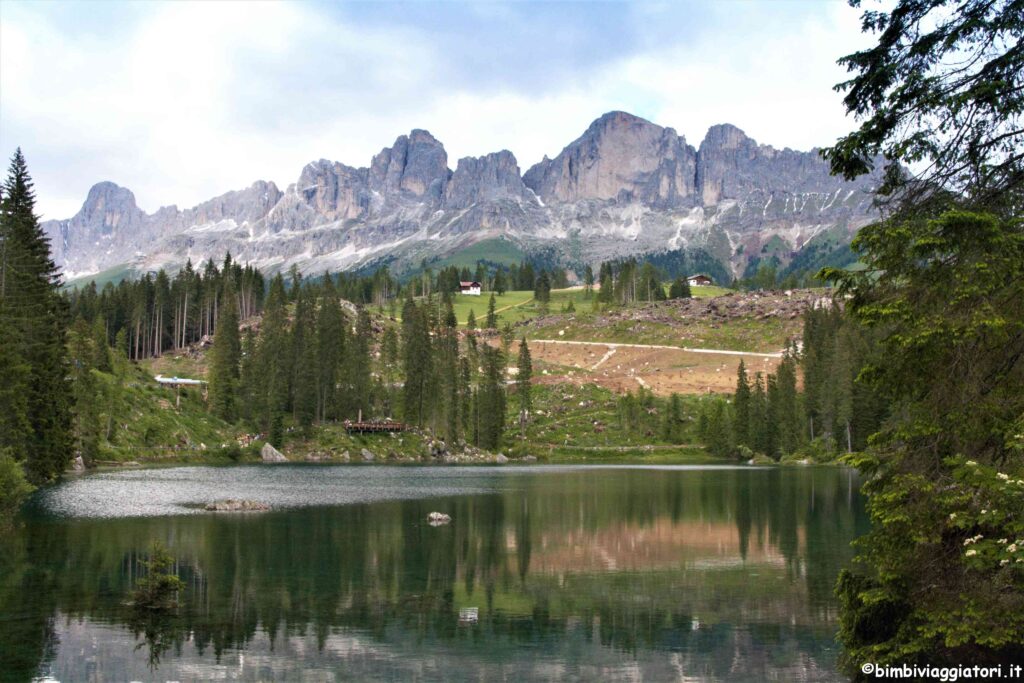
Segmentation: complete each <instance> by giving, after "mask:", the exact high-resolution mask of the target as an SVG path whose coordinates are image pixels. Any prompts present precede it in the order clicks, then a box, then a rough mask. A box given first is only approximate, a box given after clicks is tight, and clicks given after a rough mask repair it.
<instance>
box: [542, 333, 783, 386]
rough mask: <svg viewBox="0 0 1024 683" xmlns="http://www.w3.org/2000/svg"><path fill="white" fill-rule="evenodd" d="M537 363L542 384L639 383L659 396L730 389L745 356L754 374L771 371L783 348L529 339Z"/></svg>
mask: <svg viewBox="0 0 1024 683" xmlns="http://www.w3.org/2000/svg"><path fill="white" fill-rule="evenodd" d="M529 343H530V352H531V354H532V356H533V358H534V359H535V360H536V361H539V363H538V369H539V372H538V371H537V370H535V372H534V377H535V378H536V379H537V381H538V382H541V383H544V384H556V383H562V382H571V383H574V384H584V383H594V384H598V385H600V386H603V387H606V388H608V389H611V390H613V391H616V392H619V393H622V392H625V391H636V390H637V389H639V388H641V387H643V388H645V389H650V390H651V391H652V392H654V393H655V394H658V395H662V396H664V395H668V394H671V393H674V392H675V393H681V394H706V393H731V392H732V391H734V390H735V388H736V371H737V368H738V366H739V363H740V360H744V362H745V363H746V366H747V372H748V373H749V375H750V376H751V378H753V376H754V375H755V373H758V372H764V373H767V372H774V370H775V368H776V366H777V365H778V364H779V360H780V359H781V358H782V353H781V352H780V353H753V352H747V351H731V350H728V349H698V348H682V347H678V346H667V345H656V344H620V343H611V342H596V341H595V342H585V341H564V340H561V339H532V340H530V342H529Z"/></svg>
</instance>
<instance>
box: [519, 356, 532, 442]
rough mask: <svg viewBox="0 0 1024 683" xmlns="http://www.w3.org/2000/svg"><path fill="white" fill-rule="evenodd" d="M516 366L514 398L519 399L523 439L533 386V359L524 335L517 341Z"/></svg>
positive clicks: (520, 429)
mask: <svg viewBox="0 0 1024 683" xmlns="http://www.w3.org/2000/svg"><path fill="white" fill-rule="evenodd" d="M516 368H517V369H518V373H517V374H516V398H517V399H518V400H519V431H520V433H521V435H522V437H523V438H524V439H525V438H526V424H527V422H529V420H530V410H531V409H532V408H533V396H532V390H533V387H532V386H531V384H530V381H531V380H532V379H533V360H532V358H531V357H530V347H529V346H527V344H526V337H523V338H522V339H521V340H520V341H519V357H518V359H517V362H516Z"/></svg>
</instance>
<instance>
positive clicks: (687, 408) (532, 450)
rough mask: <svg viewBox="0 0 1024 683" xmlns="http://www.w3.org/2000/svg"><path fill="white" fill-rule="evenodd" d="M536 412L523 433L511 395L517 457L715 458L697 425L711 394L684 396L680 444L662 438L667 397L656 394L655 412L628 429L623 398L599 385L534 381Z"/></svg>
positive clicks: (509, 438) (509, 440)
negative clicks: (621, 403) (621, 409)
mask: <svg viewBox="0 0 1024 683" xmlns="http://www.w3.org/2000/svg"><path fill="white" fill-rule="evenodd" d="M532 395H533V407H534V410H533V413H532V415H531V417H530V422H529V424H528V426H527V430H526V438H525V439H523V438H522V437H521V435H520V431H519V426H518V424H517V423H516V415H515V411H516V398H515V396H512V395H510V396H509V412H510V418H509V422H508V425H507V427H506V432H505V435H506V436H505V442H506V445H507V447H508V449H509V450H511V451H512V453H513V454H515V455H520V456H522V455H535V456H537V457H539V458H544V459H546V460H548V461H551V462H606V463H607V462H630V463H696V462H711V461H714V458H711V457H710V456H708V454H707V453H706V452H705V451H704V448H703V447H702V446H699V445H697V444H698V441H699V440H698V437H697V433H696V430H697V423H698V420H699V416H700V412H701V407H702V405H703V403H704V402H706V401H707V400H709V399H707V398H706V397H700V396H681V397H680V398H681V401H682V416H683V425H682V429H681V433H680V435H679V439H677V441H679V443H673V442H670V441H666V440H664V439H663V438H662V436H661V420H662V416H663V415H664V411H665V407H666V404H667V400H666V399H659V398H653V399H651V402H650V407H651V409H652V411H653V412H647V411H646V410H644V411H642V415H641V417H640V418H639V420H638V422H637V423H636V424H634V425H633V426H632V427H631V428H628V429H627V428H625V427H624V426H623V425H622V422H621V420H620V417H619V397H618V396H617V395H616V394H614V393H613V392H612V391H610V390H608V389H604V388H602V387H599V386H597V385H594V384H584V385H582V386H578V385H575V384H569V383H566V384H556V385H544V384H541V385H534V387H533V392H532Z"/></svg>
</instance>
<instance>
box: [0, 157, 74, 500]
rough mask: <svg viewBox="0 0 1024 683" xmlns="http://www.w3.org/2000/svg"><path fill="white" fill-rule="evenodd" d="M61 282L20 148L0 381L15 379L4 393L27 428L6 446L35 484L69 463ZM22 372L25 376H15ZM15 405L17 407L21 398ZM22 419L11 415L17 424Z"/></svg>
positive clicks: (5, 269) (3, 409)
mask: <svg viewBox="0 0 1024 683" xmlns="http://www.w3.org/2000/svg"><path fill="white" fill-rule="evenodd" d="M60 284H61V280H60V275H59V273H58V271H57V267H56V265H54V263H53V260H52V259H51V257H50V245H49V240H48V239H47V237H46V236H45V234H44V233H43V230H42V228H41V227H40V225H39V219H38V217H37V216H36V214H35V194H34V192H33V189H32V179H31V177H30V176H29V173H28V168H27V166H26V164H25V158H24V156H23V155H22V153H21V150H20V149H19V150H17V151H16V152H15V154H14V157H13V159H12V160H11V165H10V171H9V174H8V177H7V180H6V181H5V182H4V184H3V188H2V200H0V332H2V333H3V334H4V340H3V344H4V345H5V346H10V347H11V349H10V351H9V352H8V354H9V356H8V360H6V361H5V365H6V366H7V367H6V368H0V369H2V370H3V371H4V372H5V374H6V375H8V376H0V382H6V381H10V382H14V384H9V385H8V387H7V388H6V389H5V391H7V392H15V391H17V392H20V393H21V394H22V395H23V396H24V404H21V405H23V406H24V409H25V413H24V414H25V418H26V419H27V425H28V431H27V432H26V433H24V434H16V435H11V436H10V437H8V438H7V439H6V441H9V442H10V443H12V444H17V445H19V447H20V448H22V449H23V450H20V451H14V452H13V457H14V458H15V459H16V460H18V461H20V462H23V463H24V467H25V471H26V474H27V476H28V478H29V480H30V481H31V482H33V483H37V484H38V483H44V482H47V481H50V480H51V479H53V478H54V477H56V476H57V475H58V474H60V473H61V472H62V471H63V470H64V469H65V468H66V467H67V465H68V462H69V461H70V458H71V445H72V444H71V439H72V436H71V427H72V424H71V421H72V416H71V400H72V395H71V394H72V387H71V386H70V384H69V382H68V376H69V372H68V370H69V369H68V362H67V349H66V347H65V337H66V334H67V311H66V306H65V303H64V300H63V298H62V297H61V296H60V293H59V289H60ZM25 367H27V368H28V374H27V375H26V374H25V373H23V372H20V371H18V368H25ZM8 395H10V394H8ZM15 403H16V404H20V399H18V400H16V401H15ZM20 409H21V407H20V405H14V406H8V405H0V413H7V412H8V411H9V410H13V411H14V412H17V411H20ZM19 422H20V420H18V419H17V418H15V422H14V425H16V424H17V423H19ZM14 425H12V426H14Z"/></svg>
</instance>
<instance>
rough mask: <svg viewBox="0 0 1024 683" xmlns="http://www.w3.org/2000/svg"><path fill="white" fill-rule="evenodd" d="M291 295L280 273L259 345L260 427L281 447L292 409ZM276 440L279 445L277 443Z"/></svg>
mask: <svg viewBox="0 0 1024 683" xmlns="http://www.w3.org/2000/svg"><path fill="white" fill-rule="evenodd" d="M287 300H288V297H287V294H286V293H285V288H284V278H282V277H281V275H280V273H279V274H278V275H277V276H276V277H274V279H273V280H271V282H270V292H269V293H268V294H267V304H266V307H265V309H264V313H263V322H262V325H261V327H260V338H259V343H258V350H257V357H258V362H257V363H256V367H255V368H254V370H255V372H256V373H257V374H258V375H259V376H260V378H261V381H260V382H259V386H260V388H259V395H258V397H257V402H258V404H259V415H260V418H259V424H260V427H261V428H262V429H263V430H264V431H266V432H268V433H269V434H270V438H271V443H272V444H273V445H274V446H277V447H280V446H281V443H280V441H281V439H282V438H283V435H284V431H283V424H284V420H283V418H284V411H285V410H286V409H287V407H288V397H289V385H290V383H291V372H292V367H291V357H292V354H291V344H290V341H291V340H290V338H289V337H290V335H289V334H288V312H287V309H286V306H287ZM275 439H276V442H275Z"/></svg>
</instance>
